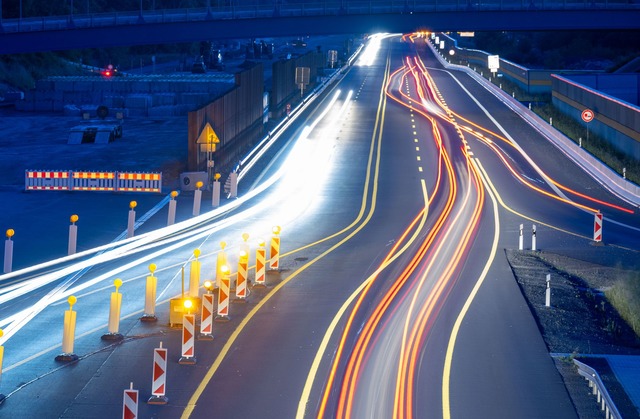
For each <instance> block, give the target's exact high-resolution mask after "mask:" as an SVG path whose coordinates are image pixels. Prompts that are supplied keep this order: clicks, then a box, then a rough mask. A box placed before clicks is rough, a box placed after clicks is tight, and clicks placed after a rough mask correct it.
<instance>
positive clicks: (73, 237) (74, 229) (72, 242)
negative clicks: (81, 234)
mask: <svg viewBox="0 0 640 419" xmlns="http://www.w3.org/2000/svg"><path fill="white" fill-rule="evenodd" d="M69 219H70V221H71V225H70V226H69V246H68V247H67V254H68V255H73V254H75V253H76V248H77V244H78V226H77V225H76V222H77V221H78V216H77V215H76V214H73V215H72V216H71V217H70V218H69Z"/></svg>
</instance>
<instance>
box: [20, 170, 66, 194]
mask: <svg viewBox="0 0 640 419" xmlns="http://www.w3.org/2000/svg"><path fill="white" fill-rule="evenodd" d="M69 173H70V172H69V171H67V170H65V171H62V170H56V171H45V170H26V171H25V174H24V189H25V190H27V191H68V190H69Z"/></svg>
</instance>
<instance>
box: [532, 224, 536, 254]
mask: <svg viewBox="0 0 640 419" xmlns="http://www.w3.org/2000/svg"><path fill="white" fill-rule="evenodd" d="M531 250H536V225H535V224H534V225H533V227H532V228H531Z"/></svg>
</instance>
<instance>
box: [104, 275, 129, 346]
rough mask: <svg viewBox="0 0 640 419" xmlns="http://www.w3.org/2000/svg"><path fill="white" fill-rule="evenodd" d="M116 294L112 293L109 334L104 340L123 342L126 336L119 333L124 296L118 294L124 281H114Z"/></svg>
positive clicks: (105, 335) (106, 334)
mask: <svg viewBox="0 0 640 419" xmlns="http://www.w3.org/2000/svg"><path fill="white" fill-rule="evenodd" d="M113 285H115V287H116V290H115V292H112V293H111V304H110V306H109V332H108V333H105V334H104V335H102V340H122V339H123V338H124V336H122V335H121V334H120V333H118V329H119V327H120V307H122V294H121V293H119V292H118V288H120V287H121V286H122V280H121V279H119V278H118V279H116V280H115V281H113Z"/></svg>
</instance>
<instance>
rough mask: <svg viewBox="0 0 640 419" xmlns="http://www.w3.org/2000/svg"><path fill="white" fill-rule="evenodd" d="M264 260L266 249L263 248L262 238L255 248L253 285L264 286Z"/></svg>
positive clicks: (265, 258)
mask: <svg viewBox="0 0 640 419" xmlns="http://www.w3.org/2000/svg"><path fill="white" fill-rule="evenodd" d="M266 260H267V250H266V249H265V248H264V240H261V241H260V242H259V243H258V248H257V249H256V277H255V280H254V284H253V286H254V287H264V286H265V273H266V272H265V271H266Z"/></svg>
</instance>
